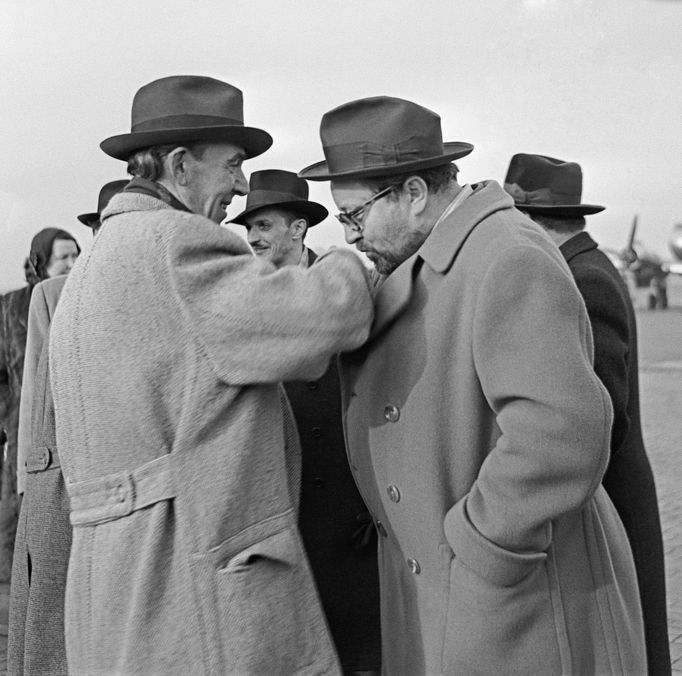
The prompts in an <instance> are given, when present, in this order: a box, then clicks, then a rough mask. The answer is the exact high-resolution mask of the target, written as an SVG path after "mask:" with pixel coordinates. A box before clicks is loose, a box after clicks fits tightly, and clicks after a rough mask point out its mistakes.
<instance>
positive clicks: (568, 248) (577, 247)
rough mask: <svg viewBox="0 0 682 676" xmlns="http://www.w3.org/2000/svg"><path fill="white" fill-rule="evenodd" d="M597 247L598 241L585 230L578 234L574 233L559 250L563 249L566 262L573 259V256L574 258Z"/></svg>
mask: <svg viewBox="0 0 682 676" xmlns="http://www.w3.org/2000/svg"><path fill="white" fill-rule="evenodd" d="M596 248H597V243H596V242H595V241H594V240H593V239H592V238H591V237H590V236H589V235H588V234H587V233H586V232H584V231H583V232H579V233H578V234H577V235H573V237H571V239H567V240H566V241H565V242H564V243H563V244H562V245H561V246H560V247H559V251H561V253H562V254H563V256H564V258H565V259H566V262H568V261H570V260H571V258H574V257H575V256H577V255H578V254H581V253H584V252H585V251H590V250H591V249H596Z"/></svg>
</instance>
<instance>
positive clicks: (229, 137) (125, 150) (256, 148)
mask: <svg viewBox="0 0 682 676" xmlns="http://www.w3.org/2000/svg"><path fill="white" fill-rule="evenodd" d="M192 141H229V142H230V143H234V144H235V145H238V146H241V147H242V148H244V151H245V153H246V158H247V159H249V158H251V157H257V156H258V155H262V154H263V153H264V152H265V151H266V150H267V149H268V148H269V147H270V146H271V145H272V136H270V134H268V132H266V131H263V130H262V129H256V128H255V127H241V126H233V125H222V126H213V127H186V128H182V129H158V130H154V131H140V132H131V133H130V134H118V135H117V136H110V137H109V138H107V139H104V141H102V142H101V143H100V144H99V147H100V148H101V149H102V150H103V151H104V152H105V153H106V154H107V155H109V156H110V157H114V158H116V159H117V160H127V159H128V158H129V157H130V156H131V155H132V154H133V153H134V152H135V151H137V150H142V148H149V147H150V146H154V145H163V144H166V143H176V142H177V143H189V142H192Z"/></svg>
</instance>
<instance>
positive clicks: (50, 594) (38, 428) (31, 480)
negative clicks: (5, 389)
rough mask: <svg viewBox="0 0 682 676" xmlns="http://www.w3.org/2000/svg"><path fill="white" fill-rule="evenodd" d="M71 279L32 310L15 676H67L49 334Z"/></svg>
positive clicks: (110, 191) (15, 583)
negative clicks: (33, 675) (65, 288)
mask: <svg viewBox="0 0 682 676" xmlns="http://www.w3.org/2000/svg"><path fill="white" fill-rule="evenodd" d="M127 184H128V181H110V182H109V183H106V184H105V185H104V186H102V189H101V190H100V192H99V199H98V204H97V211H96V212H92V213H87V214H81V215H80V216H78V217H77V218H78V220H79V221H80V222H81V223H83V224H84V225H87V226H88V227H89V228H91V230H92V233H93V235H94V234H95V233H96V232H97V230H98V228H99V225H100V224H99V215H100V213H101V211H102V210H103V209H104V207H105V206H106V205H107V203H108V202H109V200H110V199H111V197H112V196H113V195H115V194H116V193H118V192H120V191H121V190H122V189H123V188H124V187H125V186H126V185H127ZM66 279H67V278H66V276H65V275H60V276H57V277H52V278H50V279H46V280H45V281H43V282H40V283H39V284H37V285H36V286H35V288H34V289H33V293H32V295H31V303H30V306H29V311H28V331H27V338H26V358H25V359H24V369H23V381H22V388H21V407H20V410H19V435H18V444H17V458H18V465H17V466H18V469H17V487H18V492H19V493H20V494H23V496H24V498H23V500H22V502H21V511H20V513H19V524H18V528H17V539H16V543H15V547H14V559H13V562H12V586H11V589H10V607H9V620H8V626H7V629H8V634H7V669H8V672H9V673H10V674H24V676H30V675H32V674H36V675H39V674H40V675H42V674H51V675H52V676H58V675H59V674H67V673H68V667H67V663H66V650H65V646H64V589H65V587H66V572H67V567H68V563H69V553H70V551H71V525H70V523H69V498H68V495H67V493H66V488H65V486H64V479H63V477H62V473H61V468H60V463H59V453H58V451H57V442H56V438H55V419H54V405H53V402H52V395H51V391H50V381H49V360H48V336H49V331H50V322H51V321H52V317H53V315H54V312H55V309H56V307H57V303H58V301H59V297H60V294H61V292H62V289H63V287H64V282H65V281H66Z"/></svg>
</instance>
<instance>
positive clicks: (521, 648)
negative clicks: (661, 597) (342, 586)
mask: <svg viewBox="0 0 682 676" xmlns="http://www.w3.org/2000/svg"><path fill="white" fill-rule="evenodd" d="M591 357H592V337H591V331H590V324H589V320H588V318H587V313H586V311H585V305H584V303H583V301H582V299H581V297H580V294H579V293H578V290H577V288H576V286H575V282H574V281H573V278H572V276H571V273H570V271H569V270H568V267H567V265H566V263H565V261H564V260H563V258H562V256H561V254H560V252H559V250H558V249H557V247H556V246H555V245H554V244H553V243H552V242H551V241H550V239H549V238H548V237H547V235H546V234H545V233H544V232H542V230H541V228H540V227H539V226H537V225H536V224H534V223H532V222H531V221H530V220H528V219H527V218H525V217H524V216H522V215H521V214H520V213H519V212H518V211H517V210H516V209H514V208H513V202H512V199H511V197H509V195H507V194H506V193H505V192H504V191H503V190H502V189H501V187H500V186H499V185H498V184H497V183H495V182H492V181H491V182H486V183H482V184H479V185H477V186H475V189H474V192H473V194H471V195H470V196H469V197H468V198H467V199H466V200H465V201H464V202H463V203H462V205H461V206H459V207H458V208H457V209H455V211H454V212H453V213H452V214H451V215H450V216H448V217H447V218H446V219H445V220H444V221H443V222H442V223H440V224H439V225H438V227H437V228H436V229H435V230H434V231H433V232H432V233H431V235H430V236H429V238H428V239H427V240H426V241H425V242H424V244H423V245H422V247H421V248H420V250H419V251H418V252H416V253H415V254H414V255H413V256H411V257H410V258H408V259H407V260H406V261H405V262H403V263H402V265H401V266H399V267H398V268H397V269H396V270H395V271H394V272H393V273H392V274H391V275H390V276H389V277H388V278H387V279H386V280H385V281H384V283H383V285H382V286H381V287H380V288H379V289H378V292H377V296H376V301H375V321H374V325H373V327H372V332H371V335H370V339H369V341H368V342H367V344H366V345H365V346H363V347H362V348H361V349H360V350H358V351H356V352H355V353H353V354H351V355H347V356H345V357H344V360H343V364H344V374H343V379H344V401H345V405H346V407H347V414H346V435H347V444H348V452H349V457H350V462H351V466H352V468H353V471H354V473H355V477H356V479H357V481H358V485H359V487H360V492H361V494H362V496H363V497H364V499H365V502H366V504H367V506H368V508H369V510H370V512H371V513H372V515H373V517H374V519H375V522H376V525H377V529H378V531H379V533H380V535H381V536H380V539H379V560H380V564H379V565H380V570H379V574H380V579H381V603H382V609H381V612H382V625H381V628H382V641H383V648H384V649H383V656H382V662H383V664H382V667H383V669H384V670H385V673H386V674H390V675H391V676H398V675H405V676H419V675H420V674H428V676H434V675H435V674H452V675H454V674H467V676H469V675H473V674H485V675H489V674H507V675H508V674H519V675H521V674H523V675H524V676H527V675H530V674H538V675H540V674H541V675H542V676H548V675H549V674H557V675H558V674H626V673H629V674H642V673H644V672H645V670H646V661H645V658H644V637H643V627H642V617H641V609H640V604H639V597H638V589H637V580H636V575H635V569H634V564H633V561H632V553H631V551H630V547H629V544H628V540H627V536H626V534H625V531H624V529H623V525H622V523H621V522H620V519H619V518H618V515H617V513H616V511H615V509H614V507H613V505H612V504H611V502H610V500H609V498H608V496H607V495H606V492H605V491H604V489H603V488H602V487H601V479H602V476H603V474H604V470H605V469H606V463H607V461H608V455H609V433H610V428H611V420H612V413H611V405H610V401H609V397H608V394H607V392H606V390H605V389H604V387H603V385H602V384H601V383H600V381H599V379H598V378H597V376H596V375H595V373H594V371H593V369H592V364H591Z"/></svg>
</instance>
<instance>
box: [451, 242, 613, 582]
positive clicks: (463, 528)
mask: <svg viewBox="0 0 682 676" xmlns="http://www.w3.org/2000/svg"><path fill="white" fill-rule="evenodd" d="M557 256H558V254H557ZM591 356H592V355H591V336H590V325H589V321H588V318H587V314H586V312H585V305H584V303H583V301H582V299H581V297H580V295H579V293H578V290H577V288H576V286H575V283H574V281H573V279H572V277H571V275H570V273H569V271H568V269H567V268H566V267H565V265H563V262H560V261H559V260H558V259H555V258H553V257H552V255H551V254H550V253H549V252H547V251H545V250H543V249H541V248H539V247H534V246H529V245H521V244H520V245H517V246H515V247H513V248H511V249H507V250H505V251H503V252H501V253H500V254H499V255H498V256H497V260H493V261H491V262H490V264H489V266H488V270H487V272H486V274H485V277H484V279H483V282H482V284H481V287H480V289H479V292H478V296H477V301H476V310H475V318H474V325H473V358H474V365H475V368H476V372H477V374H478V378H479V381H480V386H481V388H482V392H483V394H484V396H485V398H486V400H487V402H488V405H489V406H490V409H491V411H492V414H493V415H494V416H495V421H496V423H497V427H498V428H499V437H498V438H497V440H496V442H495V443H494V445H493V447H492V448H491V450H490V452H489V453H488V455H487V456H486V458H485V459H484V460H483V463H482V465H481V468H480V471H479V474H478V476H477V478H476V480H475V481H474V483H473V485H472V487H471V490H470V492H469V493H468V494H467V495H466V496H465V497H464V498H462V499H461V500H460V501H459V502H458V503H457V504H456V505H455V506H454V507H453V508H452V509H451V510H450V512H448V514H447V515H446V519H445V531H446V535H447V536H448V540H449V541H450V542H451V545H452V548H453V550H454V551H455V554H456V555H457V556H459V557H460V558H461V559H462V560H463V561H464V562H465V563H467V564H468V565H469V566H470V567H473V568H474V570H478V571H485V570H487V569H490V567H491V566H492V567H493V568H495V562H496V561H499V562H500V565H501V567H502V570H503V571H505V573H504V574H505V575H506V574H507V573H509V574H511V575H512V577H513V574H514V572H513V571H514V570H518V571H519V573H520V572H521V571H523V570H524V569H523V567H522V566H521V567H516V568H515V566H516V564H517V563H519V562H518V561H516V560H515V555H519V556H520V557H524V556H529V557H531V558H532V557H544V554H543V552H544V550H546V549H547V547H548V546H549V544H550V542H551V539H552V521H553V520H554V519H557V518H558V517H561V516H562V515H564V514H566V513H568V512H570V511H573V510H576V509H579V508H580V507H581V506H582V505H583V504H584V503H585V502H586V501H587V500H588V499H589V498H590V497H591V496H592V494H593V493H594V491H595V490H596V489H597V487H598V486H599V483H600V481H601V478H602V475H603V473H604V471H605V468H606V463H607V461H608V447H609V431H610V429H611V419H612V414H611V407H610V403H609V399H608V395H607V393H606V391H605V389H604V388H603V386H602V385H601V383H600V382H599V379H598V378H597V377H596V375H595V373H594V371H593V369H592V365H591ZM498 572H499V571H498ZM526 572H527V569H526ZM503 577H504V576H503ZM505 582H509V580H506V579H505Z"/></svg>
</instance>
